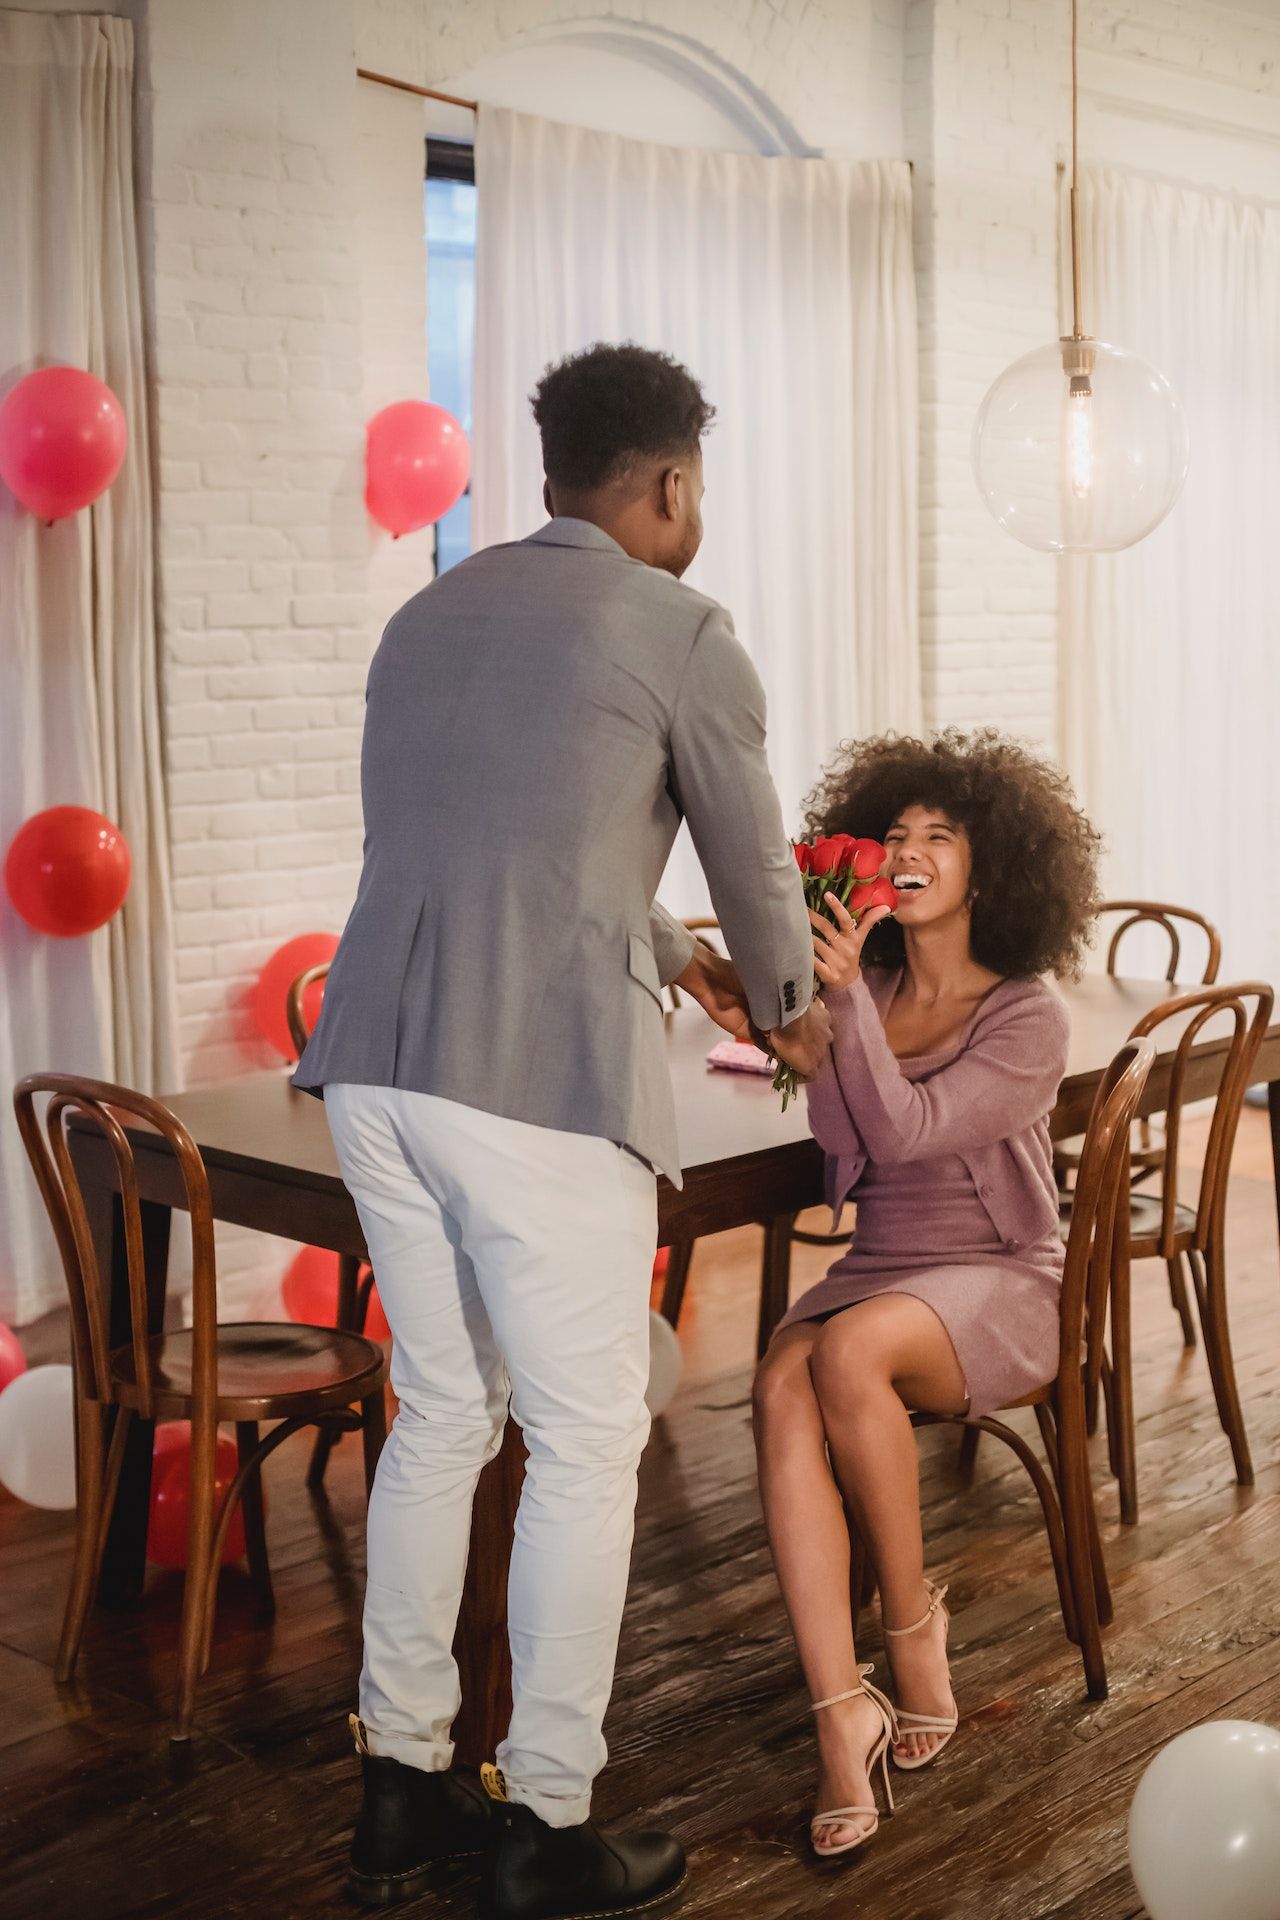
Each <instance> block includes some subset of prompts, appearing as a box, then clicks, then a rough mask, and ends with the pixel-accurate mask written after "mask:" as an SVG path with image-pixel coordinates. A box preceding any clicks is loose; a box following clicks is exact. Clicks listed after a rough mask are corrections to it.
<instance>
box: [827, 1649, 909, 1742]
mask: <svg viewBox="0 0 1280 1920" xmlns="http://www.w3.org/2000/svg"><path fill="white" fill-rule="evenodd" d="M874 1672H875V1667H874V1666H873V1665H872V1663H871V1662H870V1661H868V1662H867V1663H866V1665H865V1666H860V1667H859V1668H858V1684H857V1686H856V1687H848V1688H846V1690H845V1691H844V1692H843V1693H833V1694H831V1695H830V1697H829V1698H828V1699H826V1700H814V1701H813V1702H811V1705H810V1711H811V1712H812V1713H821V1712H822V1709H823V1708H824V1707H838V1706H839V1705H840V1703H841V1701H842V1700H856V1699H857V1698H858V1696H859V1694H865V1695H866V1697H867V1699H868V1700H870V1701H871V1702H872V1703H873V1705H875V1706H877V1707H879V1709H880V1714H881V1718H882V1719H883V1720H884V1721H885V1724H886V1725H890V1724H892V1725H895V1726H896V1724H897V1715H896V1713H895V1711H894V1705H893V1702H892V1700H890V1699H889V1697H888V1696H887V1694H883V1693H881V1691H880V1689H879V1687H873V1686H870V1685H869V1684H868V1675H870V1674H873V1673H874Z"/></svg>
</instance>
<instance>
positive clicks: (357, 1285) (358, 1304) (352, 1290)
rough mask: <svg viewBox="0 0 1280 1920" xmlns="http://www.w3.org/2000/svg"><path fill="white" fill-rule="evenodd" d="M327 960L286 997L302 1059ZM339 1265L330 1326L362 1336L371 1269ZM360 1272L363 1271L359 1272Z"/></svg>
mask: <svg viewBox="0 0 1280 1920" xmlns="http://www.w3.org/2000/svg"><path fill="white" fill-rule="evenodd" d="M329 966H330V962H329V961H328V960H321V961H320V962H318V964H317V965H316V966H314V967H308V968H307V969H306V971H305V972H304V973H300V974H299V975H298V977H297V979H296V980H294V981H293V982H292V983H291V985H290V987H289V991H288V994H287V995H286V997H285V1008H284V1011H285V1018H286V1020H287V1021H288V1023H289V1037H290V1038H291V1040H292V1041H293V1047H294V1052H295V1053H296V1054H297V1056H298V1058H299V1059H301V1058H302V1051H303V1048H304V1047H305V1046H306V1044H307V1042H308V1040H309V1039H310V1038H311V1028H310V1027H309V1026H308V1024H307V989H308V988H309V987H313V986H314V985H315V983H316V981H317V980H327V979H328V977H329ZM336 1258H337V1262H338V1303H337V1307H336V1308H335V1311H334V1316H333V1324H334V1326H335V1327H339V1328H341V1329H342V1331H343V1332H344V1333H363V1332H364V1329H365V1322H366V1320H367V1318H368V1314H369V1296H370V1294H371V1293H372V1292H373V1269H372V1267H370V1266H368V1265H367V1264H366V1263H365V1262H364V1261H362V1260H359V1259H357V1257H356V1256H355V1255H354V1254H351V1253H340V1254H338V1255H337V1256H336ZM362 1269H363V1270H362ZM336 1438H337V1433H336V1430H335V1429H334V1428H332V1427H329V1426H323V1427H321V1429H320V1431H319V1432H318V1433H317V1435H316V1438H315V1445H314V1446H313V1447H312V1449H311V1464H310V1466H309V1467H308V1468H307V1485H308V1486H309V1487H320V1486H323V1485H324V1475H325V1468H326V1467H327V1466H328V1464H329V1455H330V1453H331V1452H332V1451H333V1443H334V1440H335V1439H336Z"/></svg>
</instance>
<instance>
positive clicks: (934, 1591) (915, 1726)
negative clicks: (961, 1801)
mask: <svg viewBox="0 0 1280 1920" xmlns="http://www.w3.org/2000/svg"><path fill="white" fill-rule="evenodd" d="M925 1587H926V1588H927V1590H928V1594H929V1606H928V1610H927V1611H926V1612H925V1613H922V1614H921V1616H920V1618H919V1619H918V1620H916V1621H913V1623H912V1624H911V1626H909V1627H885V1629H884V1637H885V1639H886V1640H901V1639H902V1638H903V1637H904V1635H906V1634H908V1633H919V1631H920V1629H921V1627H927V1626H928V1625H929V1623H930V1621H931V1620H932V1619H933V1616H934V1614H935V1613H937V1612H938V1610H939V1609H940V1608H941V1611H942V1644H943V1646H944V1647H945V1646H946V1644H947V1630H948V1628H949V1627H950V1625H951V1615H950V1613H949V1612H948V1610H947V1608H946V1607H944V1606H943V1605H942V1603H943V1601H944V1600H945V1599H946V1597H947V1589H946V1588H945V1587H935V1586H934V1584H933V1581H932V1580H926V1581H925ZM896 1718H897V1726H898V1731H897V1733H896V1735H895V1736H894V1745H895V1746H896V1745H897V1742H898V1741H899V1740H900V1739H901V1738H902V1736H903V1734H904V1733H937V1734H941V1736H942V1737H941V1739H940V1740H939V1741H938V1744H937V1746H936V1747H934V1748H933V1750H932V1751H931V1752H929V1753H925V1754H921V1755H919V1757H917V1758H915V1759H906V1760H904V1759H902V1758H901V1757H900V1756H899V1755H898V1754H897V1753H895V1754H894V1755H893V1764H894V1766H895V1767H897V1769H898V1771H899V1772H900V1773H918V1772H919V1770H920V1768H921V1767H927V1766H928V1765H929V1762H930V1761H931V1760H936V1759H937V1757H938V1755H939V1754H940V1753H941V1752H942V1749H943V1748H944V1747H945V1746H946V1744H947V1742H948V1740H950V1738H951V1736H952V1734H953V1733H954V1732H955V1730H956V1728H957V1727H958V1726H959V1724H960V1715H959V1713H953V1714H950V1715H944V1714H937V1713H904V1712H903V1710H902V1708H901V1707H899V1708H898V1710H897V1715H896Z"/></svg>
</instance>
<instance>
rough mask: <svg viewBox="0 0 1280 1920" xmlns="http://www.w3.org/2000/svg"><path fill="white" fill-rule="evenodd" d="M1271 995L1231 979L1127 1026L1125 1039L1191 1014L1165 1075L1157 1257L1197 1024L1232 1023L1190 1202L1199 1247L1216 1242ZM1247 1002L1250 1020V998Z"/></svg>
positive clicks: (1167, 1225) (1168, 1254) (1166, 1249)
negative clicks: (1193, 1202)
mask: <svg viewBox="0 0 1280 1920" xmlns="http://www.w3.org/2000/svg"><path fill="white" fill-rule="evenodd" d="M1274 997H1275V996H1274V994H1273V992H1272V990H1271V988H1270V987H1269V986H1267V985H1266V984H1265V983H1264V982H1262V981H1259V980H1245V981H1242V982H1240V983H1238V984H1236V985H1227V986H1221V987H1217V986H1212V987H1202V988H1200V990H1199V991H1198V992H1196V993H1183V994H1179V995H1178V996H1177V998H1176V999H1173V1000H1163V1001H1161V1003H1160V1005H1159V1006H1158V1007H1152V1009H1151V1011H1150V1012H1149V1013H1145V1014H1143V1016H1142V1018H1141V1020H1139V1021H1138V1022H1137V1024H1136V1025H1135V1026H1134V1028H1133V1032H1132V1034H1131V1036H1130V1037H1131V1038H1132V1039H1139V1038H1141V1037H1142V1036H1143V1035H1144V1034H1151V1033H1155V1032H1156V1031H1157V1030H1158V1029H1159V1028H1160V1027H1162V1026H1163V1025H1164V1024H1165V1022H1166V1021H1168V1020H1173V1019H1176V1018H1178V1017H1179V1016H1181V1015H1184V1014H1190V1016H1191V1017H1190V1019H1189V1020H1188V1021H1187V1024H1186V1027H1185V1028H1184V1030H1183V1032H1182V1033H1181V1034H1180V1035H1179V1037H1178V1047H1177V1052H1176V1053H1175V1054H1174V1057H1173V1064H1172V1067H1171V1069H1170V1074H1169V1098H1168V1102H1167V1104H1166V1107H1165V1146H1164V1172H1163V1192H1162V1194H1161V1212H1160V1247H1159V1252H1160V1254H1161V1256H1162V1257H1163V1258H1164V1259H1166V1260H1167V1259H1170V1258H1172V1256H1173V1253H1174V1251H1175V1248H1174V1243H1173V1237H1174V1231H1175V1222H1174V1210H1175V1208H1176V1207H1177V1204H1178V1136H1179V1132H1180V1130H1181V1126H1182V1108H1183V1103H1184V1099H1185V1092H1184V1089H1185V1085H1186V1075H1187V1067H1188V1063H1189V1061H1190V1057H1191V1052H1192V1049H1193V1048H1194V1047H1195V1045H1196V1043H1197V1041H1198V1040H1199V1039H1200V1035H1201V1032H1202V1030H1203V1029H1204V1028H1205V1027H1206V1026H1208V1025H1209V1023H1210V1022H1211V1021H1213V1020H1215V1019H1219V1018H1222V1017H1226V1018H1228V1019H1229V1020H1230V1021H1231V1038H1230V1041H1229V1043H1228V1047H1227V1057H1226V1060H1225V1062H1224V1064H1223V1069H1222V1076H1221V1079H1220V1080H1219V1082H1218V1091H1217V1093H1216V1095H1215V1096H1214V1105H1213V1119H1212V1120H1211V1121H1210V1123H1209V1141H1208V1145H1207V1147H1206V1149H1205V1156H1204V1167H1203V1170H1202V1172H1201V1175H1200V1195H1199V1199H1198V1200H1197V1202H1196V1208H1195V1216H1196V1222H1195V1239H1194V1241H1193V1245H1194V1246H1195V1247H1196V1249H1197V1250H1198V1251H1199V1252H1201V1253H1203V1252H1205V1250H1206V1249H1207V1248H1208V1246H1209V1244H1210V1242H1211V1241H1213V1240H1215V1239H1216V1240H1217V1241H1218V1242H1219V1243H1220V1242H1221V1237H1222V1231H1223V1225H1224V1222H1225V1219H1226V1207H1227V1181H1228V1178H1229V1176H1230V1173H1231V1153H1232V1149H1233V1148H1234V1146H1235V1140H1236V1129H1237V1127H1238V1126H1239V1124H1240V1111H1241V1108H1242V1107H1243V1105H1244V1096H1245V1092H1246V1090H1247V1088H1248V1085H1249V1081H1250V1077H1251V1075H1252V1070H1253V1063H1254V1061H1255V1059H1256V1058H1257V1054H1258V1048H1259V1047H1260V1046H1261V1045H1262V1042H1263V1038H1264V1036H1265V1034H1266V1031H1267V1028H1268V1026H1269V1025H1270V1024H1271V1008H1272V1003H1273V1000H1274ZM1251 1001H1252V1002H1253V1014H1252V1018H1250V1014H1249V1003H1250V1002H1251Z"/></svg>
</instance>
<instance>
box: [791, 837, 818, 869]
mask: <svg viewBox="0 0 1280 1920" xmlns="http://www.w3.org/2000/svg"><path fill="white" fill-rule="evenodd" d="M791 851H792V852H793V853H794V854H795V856H796V865H797V866H798V867H799V869H800V871H801V873H812V871H813V848H812V847H811V846H810V845H809V842H808V841H807V840H796V841H794V842H793V843H792V848H791Z"/></svg>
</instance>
